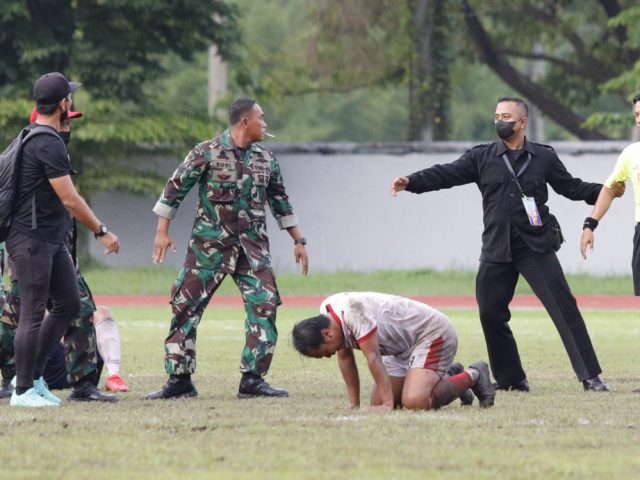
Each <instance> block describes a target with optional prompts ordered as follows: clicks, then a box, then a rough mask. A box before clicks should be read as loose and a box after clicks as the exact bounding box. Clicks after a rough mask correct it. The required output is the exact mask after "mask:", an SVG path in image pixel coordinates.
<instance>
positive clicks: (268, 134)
mask: <svg viewBox="0 0 640 480" xmlns="http://www.w3.org/2000/svg"><path fill="white" fill-rule="evenodd" d="M264 134H265V135H266V136H267V137H271V138H275V135H274V134H272V133H269V132H264Z"/></svg>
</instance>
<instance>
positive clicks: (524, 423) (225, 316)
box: [0, 305, 640, 480]
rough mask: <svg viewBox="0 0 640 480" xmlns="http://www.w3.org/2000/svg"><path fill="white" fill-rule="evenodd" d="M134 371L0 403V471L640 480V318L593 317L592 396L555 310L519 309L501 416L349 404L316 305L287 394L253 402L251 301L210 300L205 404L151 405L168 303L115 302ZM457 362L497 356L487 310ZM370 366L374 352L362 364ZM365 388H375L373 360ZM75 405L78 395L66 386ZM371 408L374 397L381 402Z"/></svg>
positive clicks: (285, 351) (283, 336) (203, 353)
mask: <svg viewBox="0 0 640 480" xmlns="http://www.w3.org/2000/svg"><path fill="white" fill-rule="evenodd" d="M114 311H115V315H116V318H117V321H118V324H119V328H120V333H121V336H122V342H123V363H122V371H123V374H124V376H125V379H126V380H127V381H128V383H129V384H130V386H131V388H132V391H131V392H129V393H127V394H122V395H120V397H121V401H120V403H119V404H117V405H92V404H90V405H87V404H69V403H66V404H64V405H63V406H62V407H61V408H59V409H46V410H27V411H25V410H17V409H14V408H9V407H8V405H7V401H4V403H3V404H2V405H0V425H1V430H0V477H1V478H3V479H4V478H7V479H19V478H52V479H57V478H64V479H75V478H78V479H80V478H81V479H87V478H90V479H119V478H123V479H124V478H136V479H137V478H140V479H147V478H149V479H151V478H153V479H157V478H194V479H199V478H229V479H255V478H274V479H275V478H278V479H300V478H304V479H306V478H309V479H323V480H324V479H330V478H336V479H337V478H354V479H359V478H363V479H364V478H366V479H377V478H385V479H387V478H388V479H438V478H463V479H477V478H479V479H483V478H487V479H507V478H508V479H530V478H572V479H573V478H575V479H587V478H588V479H592V478H606V479H609V480H611V479H618V478H624V479H627V478H638V476H639V472H640V396H639V395H633V394H631V393H629V392H630V390H631V389H632V388H634V387H637V386H640V372H639V371H638V368H637V366H638V363H639V362H638V360H640V348H639V347H638V346H639V345H640V322H639V321H638V314H637V313H636V312H600V311H586V312H584V313H585V318H586V320H587V323H588V326H589V329H590V331H591V333H592V336H593V341H594V344H595V346H596V349H597V351H598V353H599V356H600V360H601V363H602V365H603V368H604V370H605V380H606V381H608V382H609V384H610V385H611V387H612V389H613V390H614V391H613V392H611V393H608V394H595V393H585V392H583V391H582V388H581V385H580V384H579V383H578V382H577V381H576V379H575V377H574V376H573V373H572V371H571V368H570V365H569V362H568V359H567V357H566V354H565V353H564V350H563V349H562V346H561V344H560V340H559V338H558V335H557V333H556V331H555V329H554V328H553V325H552V322H551V321H550V320H549V319H548V317H547V316H546V314H545V313H544V312H540V311H517V312H515V315H514V319H513V321H512V328H513V330H514V332H515V334H516V337H517V339H518V341H519V347H520V351H521V355H522V358H523V362H524V365H525V368H526V370H527V373H528V376H529V379H530V382H531V386H532V392H531V393H530V394H517V393H501V394H499V395H498V397H497V399H496V405H495V407H494V408H492V409H488V410H480V409H479V408H477V406H476V405H474V406H473V407H466V408H463V407H461V406H460V405H459V404H458V403H457V402H456V403H454V404H451V405H449V406H447V407H444V408H442V409H441V410H439V411H434V412H408V411H396V412H394V413H391V414H380V413H372V412H367V411H364V410H361V411H351V410H349V409H348V408H347V401H346V396H345V392H344V386H343V382H342V379H341V377H340V374H339V372H338V368H337V364H336V361H335V359H324V360H310V359H302V358H301V357H300V356H299V355H298V354H296V353H295V352H294V351H293V349H292V348H291V346H290V342H289V332H290V330H291V326H292V325H293V323H294V322H295V321H296V320H298V319H300V318H303V317H306V316H308V315H311V314H314V313H315V310H314V309H293V308H286V307H284V308H282V309H281V310H280V311H279V317H278V324H279V329H280V342H279V344H278V349H277V352H276V356H275V360H274V363H273V365H272V369H271V373H270V374H269V376H268V380H269V381H270V382H271V383H272V384H273V385H275V386H282V387H286V388H288V389H289V390H290V397H289V398H286V399H273V400H271V399H254V400H238V399H236V397H235V394H236V392H237V386H238V380H239V374H238V361H239V354H240V350H241V347H242V345H243V326H242V325H243V313H242V311H241V310H240V309H228V308H216V307H215V305H212V307H210V308H209V310H208V311H207V313H206V315H205V318H204V319H203V321H202V323H201V326H200V329H199V335H198V371H197V373H196V375H195V376H194V381H195V383H196V386H197V388H198V389H199V391H200V396H199V397H198V398H196V399H189V400H175V401H155V402H152V401H144V400H142V397H143V396H144V395H145V394H146V393H147V392H149V391H151V390H154V389H156V388H158V387H159V386H160V385H161V384H162V383H163V382H164V381H165V378H166V377H165V374H164V372H163V366H162V357H163V339H164V336H165V335H166V330H167V327H168V320H169V319H168V313H169V312H168V310H167V309H166V308H126V309H124V308H115V309H114ZM446 313H447V314H449V316H450V317H451V318H452V320H453V322H454V323H455V325H456V328H457V330H458V334H459V337H460V344H459V349H458V359H459V360H460V361H462V362H463V363H465V364H466V363H470V362H472V361H475V360H477V359H480V358H485V357H486V351H485V347H484V341H483V338H482V335H481V331H480V326H479V322H478V320H477V312H475V311H473V310H449V311H446ZM359 360H361V359H359ZM360 372H361V378H362V380H363V390H364V391H366V390H368V389H369V387H370V385H371V379H370V375H369V374H368V371H367V369H366V367H365V366H364V365H363V364H362V363H361V364H360ZM63 395H64V398H66V393H64V394H63ZM364 396H365V395H364V394H363V401H364V403H366V399H365V398H364Z"/></svg>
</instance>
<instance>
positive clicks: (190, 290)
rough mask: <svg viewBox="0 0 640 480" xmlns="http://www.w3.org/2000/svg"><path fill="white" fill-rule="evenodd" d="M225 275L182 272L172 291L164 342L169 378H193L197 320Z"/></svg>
mask: <svg viewBox="0 0 640 480" xmlns="http://www.w3.org/2000/svg"><path fill="white" fill-rule="evenodd" d="M225 276H226V274H225V273H222V272H215V271H212V270H203V269H195V268H183V269H182V270H180V273H179V274H178V279H177V280H176V283H175V285H174V286H173V289H172V292H171V293H172V298H171V309H172V311H173V317H172V318H171V326H170V327H169V335H168V336H167V338H166V339H165V341H164V351H165V360H164V363H165V369H166V371H167V373H168V374H170V375H171V374H175V375H181V374H192V373H194V372H195V370H196V333H197V328H198V324H199V323H200V318H201V317H202V313H203V312H204V309H205V308H206V307H207V305H208V304H209V300H211V297H212V296H213V294H214V292H215V291H216V290H217V288H218V287H219V286H220V284H221V283H222V280H224V277H225Z"/></svg>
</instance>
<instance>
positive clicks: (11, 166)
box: [0, 125, 59, 242]
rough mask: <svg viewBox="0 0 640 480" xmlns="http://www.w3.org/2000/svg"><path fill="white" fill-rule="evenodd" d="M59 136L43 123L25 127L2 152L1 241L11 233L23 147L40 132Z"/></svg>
mask: <svg viewBox="0 0 640 480" xmlns="http://www.w3.org/2000/svg"><path fill="white" fill-rule="evenodd" d="M43 133H47V134H49V135H54V136H56V137H58V139H59V136H58V135H57V134H56V132H55V131H54V130H52V129H51V128H49V127H45V126H43V125H37V126H35V127H33V128H30V127H26V128H24V129H23V130H22V131H21V132H20V133H19V134H18V136H17V137H16V138H14V139H13V141H12V142H11V143H10V144H9V146H8V147H7V148H6V149H5V150H4V152H2V153H0V242H4V241H5V240H6V239H7V235H8V234H9V228H10V226H11V219H12V217H13V210H14V208H15V204H16V199H17V193H18V192H17V190H18V181H19V180H20V178H19V177H20V161H21V160H22V149H23V148H24V145H25V144H26V143H27V142H28V141H29V140H30V139H32V138H33V137H35V136H36V135H39V134H43Z"/></svg>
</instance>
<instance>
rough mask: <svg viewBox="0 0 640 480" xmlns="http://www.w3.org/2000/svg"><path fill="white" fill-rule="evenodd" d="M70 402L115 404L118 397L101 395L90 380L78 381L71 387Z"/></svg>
mask: <svg viewBox="0 0 640 480" xmlns="http://www.w3.org/2000/svg"><path fill="white" fill-rule="evenodd" d="M69 401H71V402H110V403H113V402H117V401H118V397H116V396H115V395H108V394H106V393H102V392H101V391H100V390H98V388H97V387H96V386H95V385H94V384H93V383H91V381H90V380H86V381H80V382H79V383H78V384H77V385H74V386H73V387H71V395H69Z"/></svg>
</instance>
